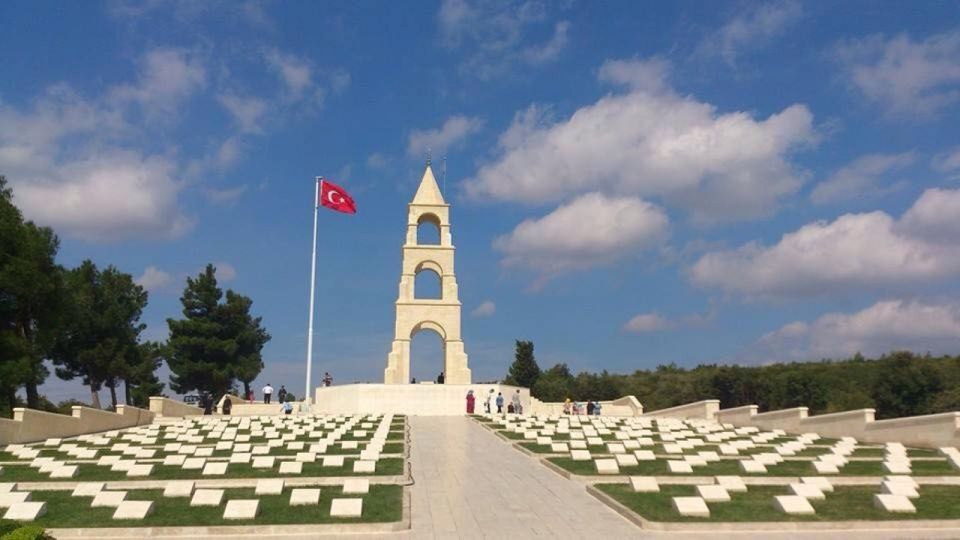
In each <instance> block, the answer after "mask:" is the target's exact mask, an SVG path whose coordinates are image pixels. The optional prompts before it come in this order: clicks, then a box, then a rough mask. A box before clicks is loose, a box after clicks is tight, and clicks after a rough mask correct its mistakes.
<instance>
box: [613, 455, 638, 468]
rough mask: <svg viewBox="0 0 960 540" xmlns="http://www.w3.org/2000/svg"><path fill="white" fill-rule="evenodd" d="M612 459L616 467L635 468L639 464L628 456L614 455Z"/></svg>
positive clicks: (634, 458) (635, 459)
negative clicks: (614, 460)
mask: <svg viewBox="0 0 960 540" xmlns="http://www.w3.org/2000/svg"><path fill="white" fill-rule="evenodd" d="M613 457H614V459H616V460H617V465H619V466H621V467H636V466H637V465H639V464H640V463H639V462H638V461H637V458H636V457H634V456H632V455H630V454H616V455H614V456H613Z"/></svg>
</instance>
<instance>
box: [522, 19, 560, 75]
mask: <svg viewBox="0 0 960 540" xmlns="http://www.w3.org/2000/svg"><path fill="white" fill-rule="evenodd" d="M569 30H570V23H569V22H567V21H561V22H558V23H557V24H556V25H554V27H553V37H551V38H550V41H547V42H546V43H544V44H543V45H534V46H531V47H528V48H527V49H526V50H524V51H523V57H524V59H526V61H527V62H528V63H530V64H534V65H538V64H546V63H547V62H552V61H553V60H556V58H557V57H558V56H560V53H561V52H563V50H564V49H565V48H567V41H568V39H569V38H568V37H567V32H569Z"/></svg>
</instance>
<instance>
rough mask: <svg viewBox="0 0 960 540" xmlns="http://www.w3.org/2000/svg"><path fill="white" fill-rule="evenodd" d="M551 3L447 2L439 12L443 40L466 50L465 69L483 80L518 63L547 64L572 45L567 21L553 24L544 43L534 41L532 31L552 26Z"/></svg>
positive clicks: (527, 0)
mask: <svg viewBox="0 0 960 540" xmlns="http://www.w3.org/2000/svg"><path fill="white" fill-rule="evenodd" d="M553 7H554V6H553V5H551V4H549V3H543V2H538V1H533V0H507V1H505V2H486V1H479V0H443V2H442V3H441V4H440V9H439V10H438V12H437V23H438V27H439V31H440V39H441V41H442V42H443V44H444V46H445V47H447V48H448V49H450V50H456V51H459V52H461V53H462V54H463V56H464V57H465V59H464V61H463V62H462V64H461V66H460V67H461V70H462V71H463V72H464V73H466V74H469V75H471V76H475V77H477V78H480V79H490V78H492V77H495V76H498V75H502V74H504V73H506V72H508V71H509V70H510V69H511V68H512V67H514V66H516V65H517V64H519V63H523V64H527V65H540V64H544V63H547V62H550V61H552V60H554V59H556V58H557V57H558V56H559V54H560V53H561V52H562V51H563V49H565V48H566V46H567V43H568V37H567V34H568V31H569V29H570V23H569V22H568V21H559V22H556V23H554V24H553V26H552V30H553V31H552V34H551V35H550V37H549V38H548V39H547V40H546V41H542V42H534V43H531V41H532V40H531V38H530V34H531V33H533V32H535V31H537V30H539V29H541V27H543V26H546V25H548V24H549V21H548V8H553Z"/></svg>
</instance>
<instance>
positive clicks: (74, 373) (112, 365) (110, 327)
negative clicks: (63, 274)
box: [53, 260, 156, 408]
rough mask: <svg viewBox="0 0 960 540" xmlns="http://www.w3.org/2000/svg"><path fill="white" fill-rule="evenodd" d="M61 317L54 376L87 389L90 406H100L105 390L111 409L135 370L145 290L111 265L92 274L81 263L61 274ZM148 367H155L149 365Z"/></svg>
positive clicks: (89, 265) (86, 264) (88, 264)
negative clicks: (64, 296)
mask: <svg viewBox="0 0 960 540" xmlns="http://www.w3.org/2000/svg"><path fill="white" fill-rule="evenodd" d="M66 282H67V290H68V294H67V298H68V301H67V302H66V310H65V312H66V313H67V314H68V315H69V316H68V317H65V320H64V323H63V325H62V326H61V329H60V334H59V336H58V338H57V345H56V347H55V348H54V355H53V360H54V364H56V366H57V376H58V377H60V378H62V379H66V380H70V379H73V378H76V377H80V378H81V379H82V380H83V384H85V385H86V386H88V387H89V388H90V396H91V403H92V405H93V406H94V407H96V408H100V396H99V392H100V390H101V389H102V388H103V387H104V386H106V387H107V388H108V389H109V390H110V403H111V405H112V406H113V407H114V408H116V406H117V385H118V384H119V383H120V381H121V380H125V379H127V378H128V377H131V376H132V375H133V372H134V371H135V370H136V369H139V366H137V365H135V364H136V363H137V362H138V361H139V357H138V347H139V345H138V341H139V337H140V333H141V332H142V331H143V330H144V328H145V325H143V324H141V323H140V316H141V314H142V313H143V308H144V307H146V305H147V292H146V291H145V290H144V289H143V287H141V286H140V285H137V284H136V283H134V281H133V276H131V275H130V274H125V273H123V272H120V271H119V270H117V269H116V268H114V267H113V266H108V267H107V268H105V269H104V270H102V271H101V270H98V269H97V266H96V265H95V264H93V262H91V261H89V260H86V261H83V263H81V264H80V266H79V267H77V268H75V269H74V270H71V271H70V272H68V273H67V279H66ZM154 369H156V367H155V366H154Z"/></svg>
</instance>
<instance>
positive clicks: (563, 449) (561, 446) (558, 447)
mask: <svg viewBox="0 0 960 540" xmlns="http://www.w3.org/2000/svg"><path fill="white" fill-rule="evenodd" d="M569 450H570V448H569V447H568V446H567V443H552V444H551V445H550V451H551V452H557V453H559V454H565V453H567V452H568V451H569Z"/></svg>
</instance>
